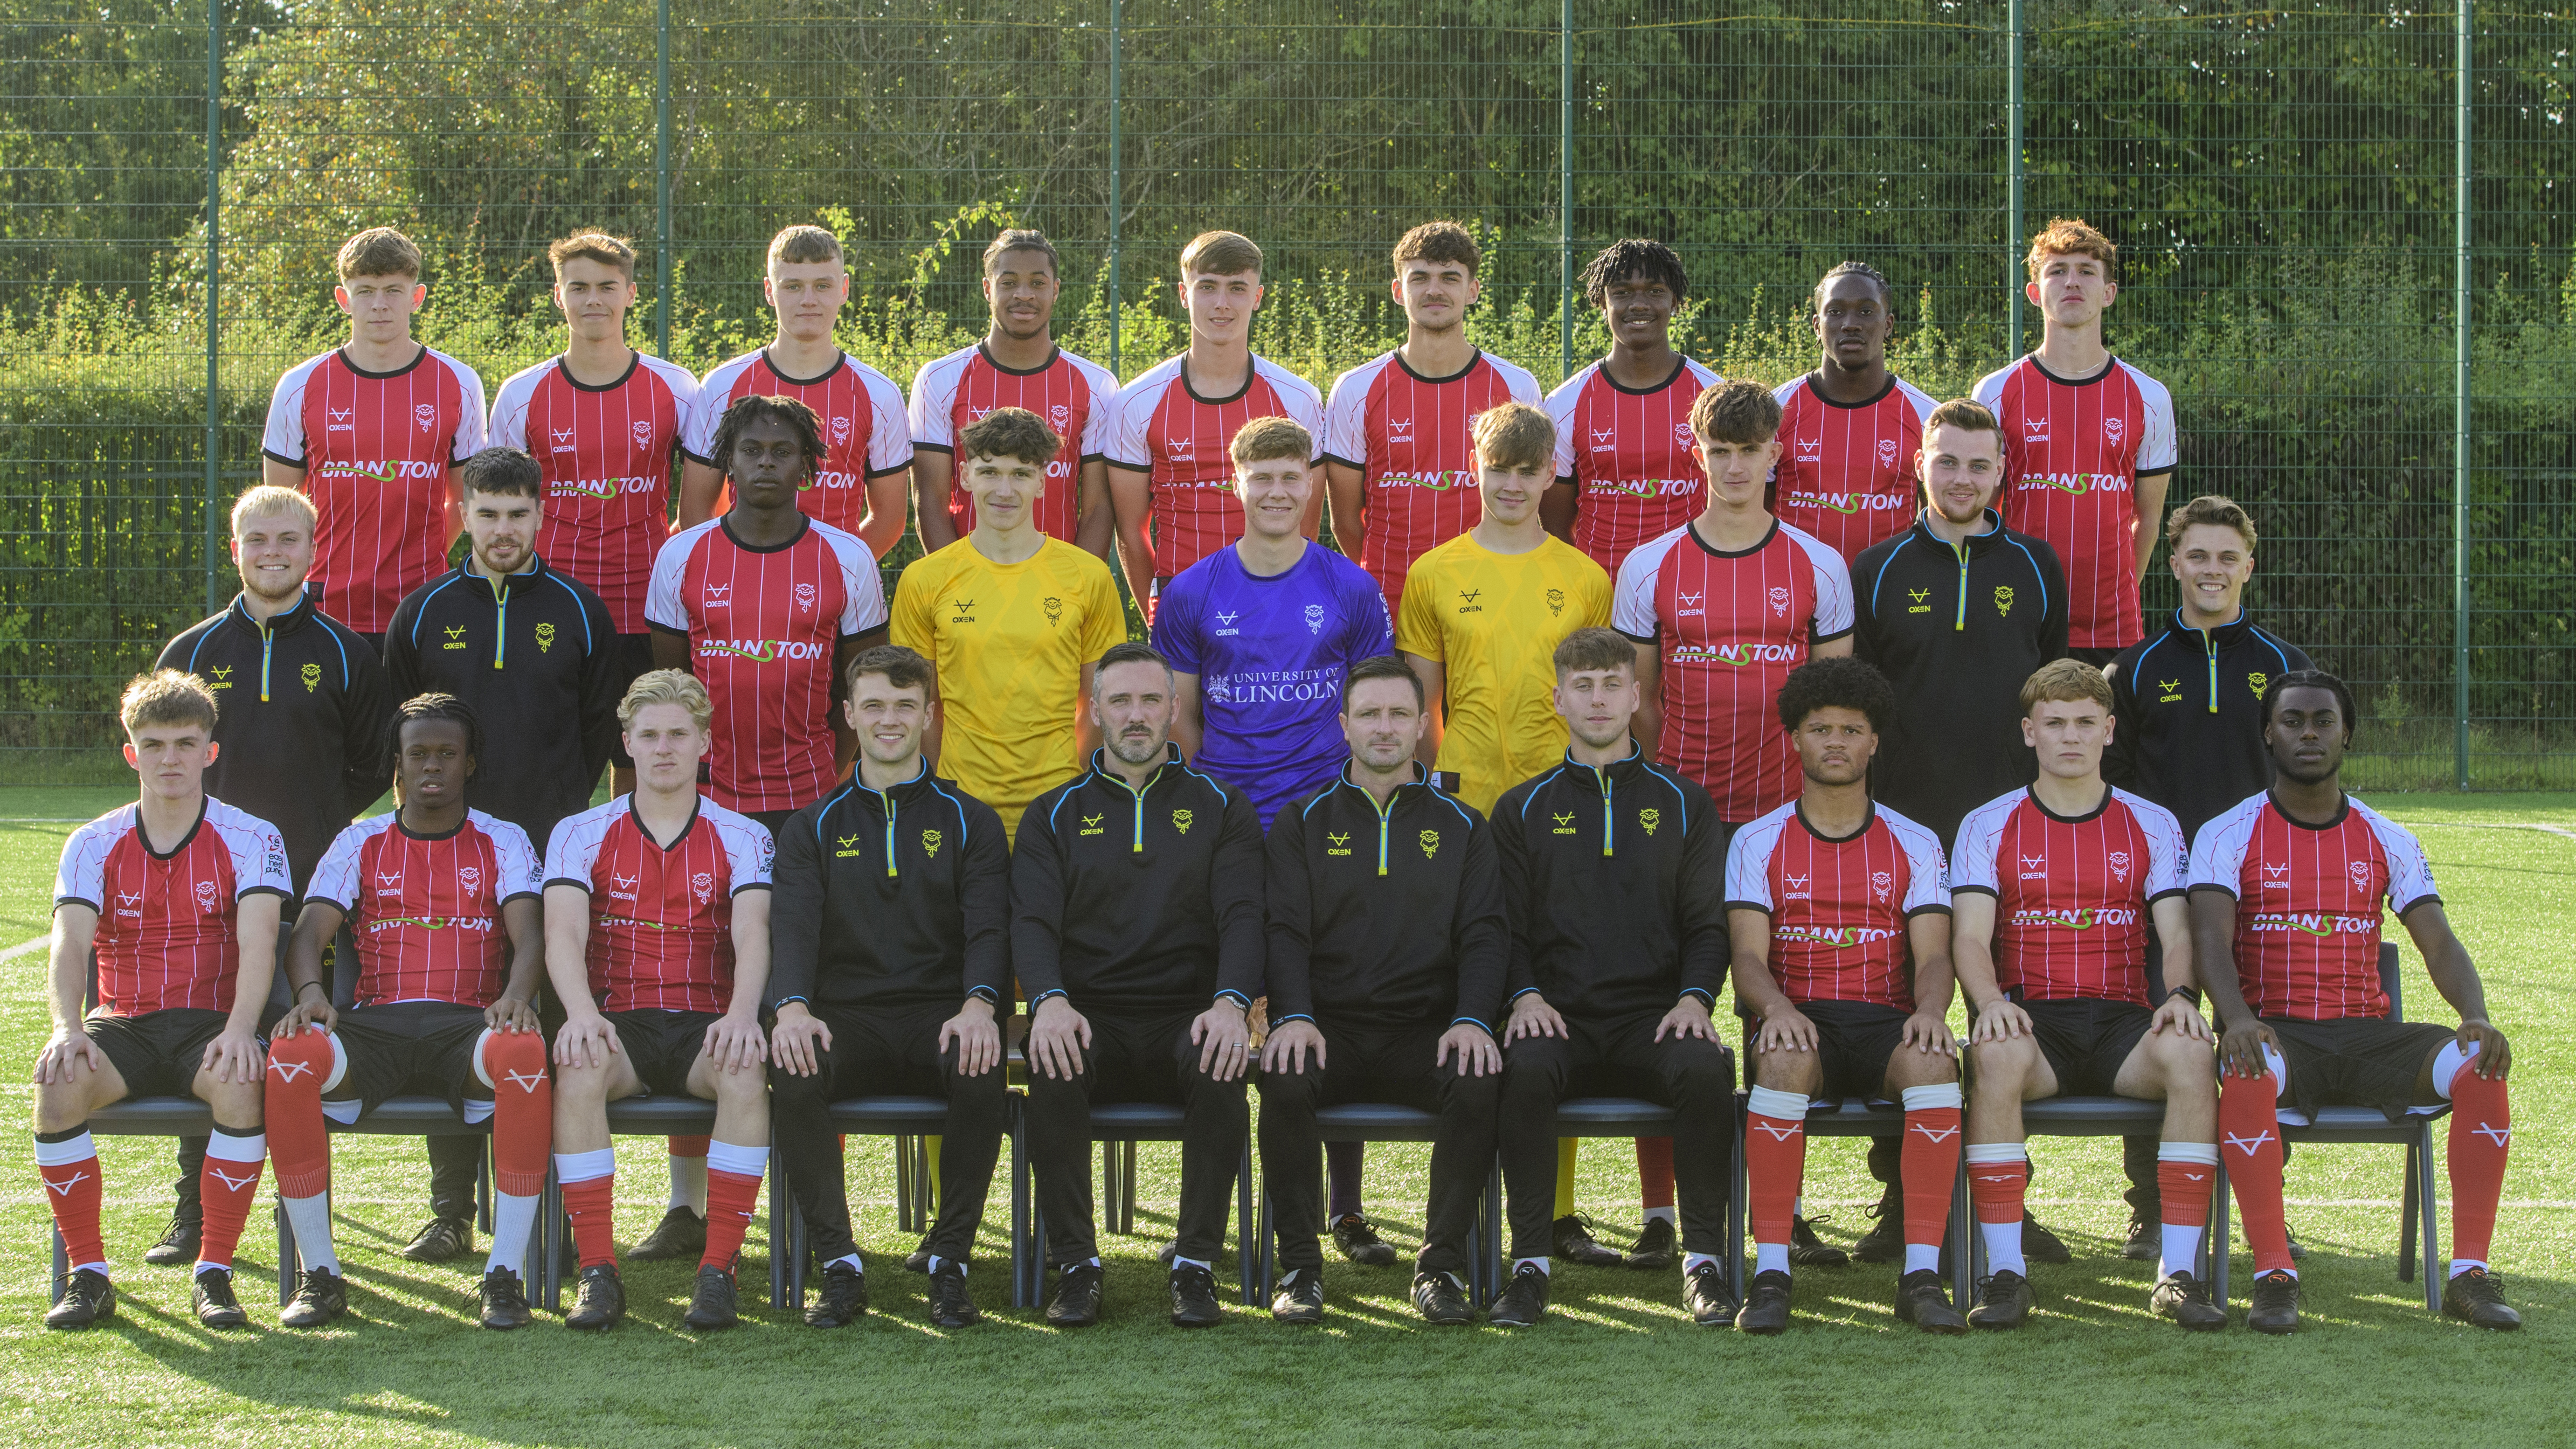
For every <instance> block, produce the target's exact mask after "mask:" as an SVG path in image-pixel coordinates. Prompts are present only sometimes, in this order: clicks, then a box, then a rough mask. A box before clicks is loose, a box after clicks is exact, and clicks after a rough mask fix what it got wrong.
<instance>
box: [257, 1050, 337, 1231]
mask: <svg viewBox="0 0 2576 1449" xmlns="http://www.w3.org/2000/svg"><path fill="white" fill-rule="evenodd" d="M332 1059H333V1052H332V1050H331V1038H330V1036H329V1034H328V1033H325V1032H319V1031H300V1032H297V1033H296V1034H294V1035H293V1036H282V1037H278V1038H276V1039H275V1040H272V1041H271V1042H269V1044H268V1083H267V1091H266V1095H267V1098H268V1103H267V1110H268V1155H269V1157H270V1158H271V1160H272V1161H273V1162H274V1163H275V1165H276V1169H277V1195H278V1196H279V1197H319V1196H321V1195H322V1194H323V1193H326V1192H329V1191H330V1190H331V1134H330V1131H329V1129H327V1128H326V1127H325V1126H324V1125H323V1122H322V1084H323V1083H324V1082H325V1081H326V1080H328V1079H329V1078H330V1075H331V1065H332Z"/></svg>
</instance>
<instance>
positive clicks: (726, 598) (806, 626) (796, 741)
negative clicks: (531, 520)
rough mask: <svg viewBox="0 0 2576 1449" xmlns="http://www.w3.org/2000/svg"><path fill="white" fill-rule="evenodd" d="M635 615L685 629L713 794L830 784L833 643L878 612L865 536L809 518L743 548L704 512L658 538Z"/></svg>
mask: <svg viewBox="0 0 2576 1449" xmlns="http://www.w3.org/2000/svg"><path fill="white" fill-rule="evenodd" d="M644 614H645V617H646V618H647V619H649V620H650V621H651V622H652V625H653V627H654V628H656V629H662V630H666V631H668V632H670V633H674V634H685V635H687V636H688V639H689V672H690V673H692V674H695V675H696V676H697V677H698V680H699V682H700V683H702V684H704V685H706V687H707V696H708V698H709V699H710V700H711V701H712V702H713V703H714V705H715V711H716V716H715V748H714V749H713V751H712V752H711V754H710V757H709V764H708V780H709V789H710V791H711V793H713V794H714V796H715V798H716V800H717V801H718V802H719V803H721V804H723V805H724V807H725V808H726V809H728V810H745V811H770V810H797V809H802V808H803V807H805V806H806V805H809V804H811V803H813V802H814V801H816V800H819V799H821V798H823V796H824V795H825V794H826V793H828V792H829V791H830V790H831V788H832V785H833V782H834V781H835V780H836V779H837V778H838V777H839V773H840V772H839V771H838V770H836V769H835V768H834V765H833V752H832V725H831V720H830V717H829V711H830V709H831V706H832V653H833V650H834V649H835V648H836V647H837V646H838V645H839V643H840V641H841V640H843V639H846V638H849V637H850V636H852V635H855V634H863V633H866V632H867V631H868V630H870V629H873V628H876V627H877V626H878V625H880V624H883V623H884V622H885V621H886V608H885V586H884V585H883V584H882V583H880V582H879V581H878V579H877V563H876V559H875V558H873V557H872V556H870V555H869V553H868V546H867V545H866V544H864V543H861V542H859V541H858V540H857V539H855V538H852V537H851V536H850V535H848V534H846V533H843V532H842V531H841V530H839V529H837V528H834V527H832V526H831V525H830V524H828V523H823V522H820V521H808V522H807V524H806V526H805V527H804V529H803V530H801V531H800V532H799V533H798V534H797V535H796V537H794V538H793V539H790V540H788V541H787V542H786V543H782V544H779V545H777V546H776V547H774V548H766V549H759V548H752V547H750V546H749V545H747V544H744V543H741V542H739V541H738V540H736V539H735V538H734V536H733V533H732V531H731V530H730V529H728V528H726V527H725V521H724V519H723V518H721V517H718V518H710V519H708V520H707V521H706V522H704V523H701V524H699V525H698V526H697V527H695V528H692V529H688V530H686V531H684V532H682V533H679V534H677V535H674V536H673V537H672V539H671V541H670V542H668V543H666V544H664V545H662V551H661V553H659V554H658V555H656V556H655V558H654V560H653V583H652V588H651V591H650V593H649V595H648V597H647V599H646V601H645V608H644Z"/></svg>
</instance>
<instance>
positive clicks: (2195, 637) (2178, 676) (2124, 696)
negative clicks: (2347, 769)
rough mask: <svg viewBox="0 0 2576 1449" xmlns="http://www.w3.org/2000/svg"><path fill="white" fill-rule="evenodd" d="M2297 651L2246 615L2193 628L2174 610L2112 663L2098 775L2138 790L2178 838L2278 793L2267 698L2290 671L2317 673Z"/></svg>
mask: <svg viewBox="0 0 2576 1449" xmlns="http://www.w3.org/2000/svg"><path fill="white" fill-rule="evenodd" d="M2315 667H2316V666H2315V665H2314V664H2312V663H2310V662H2309V660H2308V656H2307V655H2305V654H2303V653H2301V652H2299V648H2298V646H2297V645H2295V644H2292V643H2290V642H2289V641H2287V640H2285V639H2283V638H2282V637H2281V636H2280V635H2278V634H2275V633H2273V632H2272V631H2271V630H2269V629H2266V628H2263V627H2262V626H2261V625H2258V624H2256V623H2254V622H2253V621H2252V620H2250V619H2248V618H2246V616H2245V611H2244V609H2243V608H2241V607H2240V608H2238V609H2237V611H2236V620H2235V622H2234V623H2231V624H2222V625H2220V626H2219V627H2217V628H2215V629H2195V628H2193V627H2192V626H2190V625H2189V624H2186V623H2184V622H2183V620H2182V611H2181V610H2179V609H2177V610H2175V611H2174V612H2173V615H2172V617H2171V618H2169V619H2167V620H2166V621H2165V627H2164V629H2163V630H2162V631H2160V632H2158V633H2155V634H2151V635H2149V636H2148V637H2147V638H2145V639H2142V640H2140V641H2139V642H2137V643H2135V644H2132V645H2130V646H2129V647H2128V648H2126V649H2123V650H2121V651H2120V655H2119V657H2118V658H2116V659H2114V660H2112V661H2111V667H2110V668H2109V670H2107V671H2106V672H2107V673H2108V674H2109V675H2110V677H2111V713H2112V716H2113V717H2114V718H2115V719H2117V720H2118V721H2119V723H2118V724H2117V725H2116V726H2115V727H2114V728H2113V729H2112V731H2111V746H2110V748H2109V749H2108V750H2105V751H2104V752H2103V755H2102V777H2103V778H2104V779H2106V780H2108V781H2109V782H2110V783H2112V784H2114V785H2119V786H2122V787H2124V788H2127V789H2130V790H2135V791H2137V792H2138V793H2139V794H2141V795H2144V796H2145V797H2147V798H2148V799H2150V800H2153V801H2154V802H2156V803H2157V804H2159V805H2162V806H2163V807H2165V808H2166V809H2167V810H2170V811H2172V812H2173V813H2174V818H2175V819H2177V820H2180V821H2181V822H2182V837H2183V839H2185V840H2189V839H2191V838H2192V837H2194V836H2196V835H2198V834H2200V827H2202V826H2203V825H2206V824H2208V823H2209V822H2210V821H2211V820H2213V819H2215V818H2217V817H2218V816H2220V815H2224V814H2226V813H2227V812H2228V811H2229V810H2230V809H2233V808H2234V807H2235V805H2236V802H2238V801H2240V800H2243V799H2244V798H2245V797H2247V796H2249V795H2259V794H2261V793H2263V792H2264V791H2265V790H2268V789H2270V788H2272V757H2271V755H2270V754H2269V753H2268V752H2266V751H2265V750H2264V748H2263V696H2264V695H2265V694H2266V693H2267V692H2269V691H2270V689H2271V687H2272V681H2273V680H2275V679H2278V678H2280V677H2281V676H2282V675H2284V674H2287V673H2289V672H2290V671H2292V670H2294V669H2313V668H2315Z"/></svg>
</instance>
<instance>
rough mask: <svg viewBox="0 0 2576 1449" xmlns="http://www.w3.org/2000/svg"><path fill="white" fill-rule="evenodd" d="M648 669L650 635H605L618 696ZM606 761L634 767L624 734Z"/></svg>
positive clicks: (650, 662)
mask: <svg viewBox="0 0 2576 1449" xmlns="http://www.w3.org/2000/svg"><path fill="white" fill-rule="evenodd" d="M652 668H653V636H652V635H651V634H649V633H648V634H611V635H609V636H608V674H609V677H610V678H611V679H614V680H615V681H617V697H618V698H619V699H624V698H625V697H626V691H627V690H628V689H629V688H630V687H632V686H633V685H634V683H635V681H636V680H637V679H639V678H641V677H642V676H643V675H644V674H646V673H647V672H649V671H650V670H651V669H652ZM608 762H609V763H610V764H612V765H614V766H616V767H617V768H618V769H621V770H630V769H633V768H634V767H635V761H634V759H633V757H631V756H629V755H628V754H627V753H626V736H625V734H624V733H623V732H622V731H621V732H620V733H619V735H618V737H617V739H616V740H615V741H613V742H612V743H610V745H609V747H608ZM537 848H538V849H539V850H543V849H545V846H544V844H543V843H540V844H539V845H538V846H537Z"/></svg>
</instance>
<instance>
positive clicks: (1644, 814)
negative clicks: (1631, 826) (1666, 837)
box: [1637, 807, 1664, 836]
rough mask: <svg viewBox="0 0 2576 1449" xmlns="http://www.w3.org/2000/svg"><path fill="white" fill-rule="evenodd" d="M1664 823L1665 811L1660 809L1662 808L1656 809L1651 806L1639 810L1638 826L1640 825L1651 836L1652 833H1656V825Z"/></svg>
mask: <svg viewBox="0 0 2576 1449" xmlns="http://www.w3.org/2000/svg"><path fill="white" fill-rule="evenodd" d="M1663 823H1664V812H1662V811H1660V810H1656V809H1654V808H1652V807H1649V808H1647V809H1644V810H1640V811H1638V812H1637V825H1638V827H1639V828H1640V829H1642V830H1644V831H1645V832H1646V833H1647V834H1648V835H1650V836H1651V835H1653V834H1654V833H1655V827H1656V826H1658V825H1661V824H1663Z"/></svg>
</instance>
